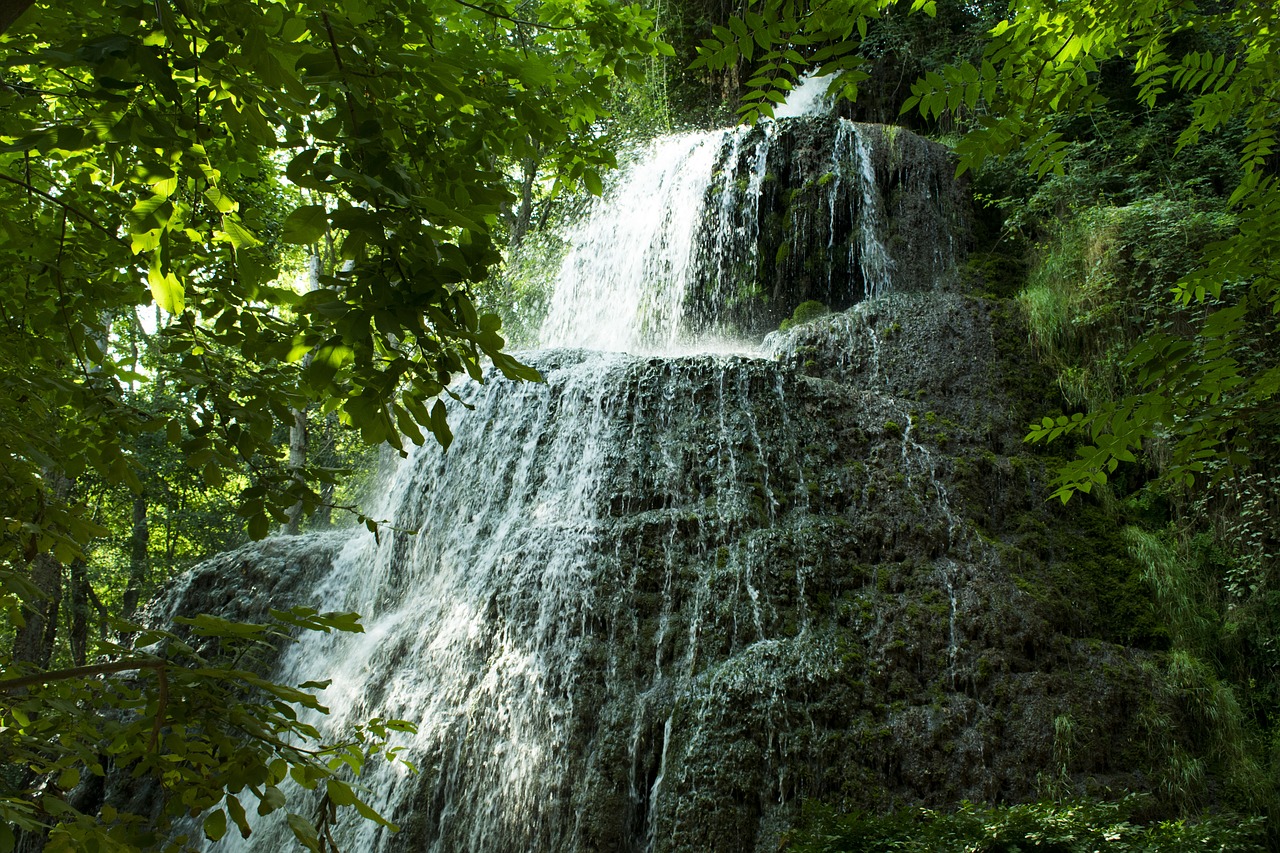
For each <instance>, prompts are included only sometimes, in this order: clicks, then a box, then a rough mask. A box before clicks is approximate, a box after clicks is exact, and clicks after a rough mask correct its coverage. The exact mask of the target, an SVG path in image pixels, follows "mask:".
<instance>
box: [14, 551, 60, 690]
mask: <svg viewBox="0 0 1280 853" xmlns="http://www.w3.org/2000/svg"><path fill="white" fill-rule="evenodd" d="M31 583H32V585H33V586H35V588H36V589H38V590H39V591H40V597H39V598H37V599H36V600H34V601H28V602H26V607H25V608H24V610H25V612H24V613H23V616H24V618H25V620H26V621H25V622H24V624H23V625H22V627H20V628H19V629H18V633H17V636H16V637H14V641H13V660H14V662H15V663H29V664H34V665H35V666H38V667H41V668H44V667H47V666H48V665H49V661H50V660H51V659H52V658H53V643H54V640H55V639H57V631H58V607H59V605H60V604H61V603H62V564H61V563H59V562H58V561H57V560H56V559H54V557H53V555H52V554H38V555H36V558H35V559H34V560H32V561H31Z"/></svg>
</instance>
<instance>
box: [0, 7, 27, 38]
mask: <svg viewBox="0 0 1280 853" xmlns="http://www.w3.org/2000/svg"><path fill="white" fill-rule="evenodd" d="M33 2H35V0H0V33H3V32H5V31H6V30H8V29H9V27H11V26H13V23H14V21H16V20H18V18H20V17H22V13H23V12H25V11H27V9H29V8H31V4H32V3H33Z"/></svg>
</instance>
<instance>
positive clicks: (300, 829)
mask: <svg viewBox="0 0 1280 853" xmlns="http://www.w3.org/2000/svg"><path fill="white" fill-rule="evenodd" d="M285 819H286V820H287V821H288V823H289V829H291V830H293V835H294V837H295V838H297V839H298V843H299V844H301V845H302V846H303V847H305V848H307V849H308V850H310V851H311V852H312V853H320V836H319V835H318V834H317V833H316V828H315V826H314V825H312V823H311V821H309V820H307V819H306V818H305V817H303V816H302V815H298V814H294V813H293V812H289V814H288V815H287V816H286V818H285Z"/></svg>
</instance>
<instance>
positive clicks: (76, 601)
mask: <svg viewBox="0 0 1280 853" xmlns="http://www.w3.org/2000/svg"><path fill="white" fill-rule="evenodd" d="M88 569H89V565H88V563H86V562H85V561H84V560H82V559H76V560H73V561H72V563H71V665H72V666H84V665H85V662H86V660H88V657H89V571H88Z"/></svg>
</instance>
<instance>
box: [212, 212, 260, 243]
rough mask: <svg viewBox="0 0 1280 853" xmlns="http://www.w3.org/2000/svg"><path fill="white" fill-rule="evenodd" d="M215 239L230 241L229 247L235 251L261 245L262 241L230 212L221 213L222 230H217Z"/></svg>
mask: <svg viewBox="0 0 1280 853" xmlns="http://www.w3.org/2000/svg"><path fill="white" fill-rule="evenodd" d="M217 239H220V240H225V241H226V242H228V243H230V244H231V247H232V248H233V249H235V250H236V251H237V252H238V251H240V250H241V249H249V248H252V247H253V246H261V245H262V241H261V240H259V239H258V238H257V237H255V236H254V235H253V232H252V231H250V230H249V229H247V228H245V227H244V226H243V225H241V224H240V223H239V222H238V221H237V220H236V219H235V218H234V217H233V215H232V214H230V213H225V214H223V216H222V231H220V232H218V235H217Z"/></svg>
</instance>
